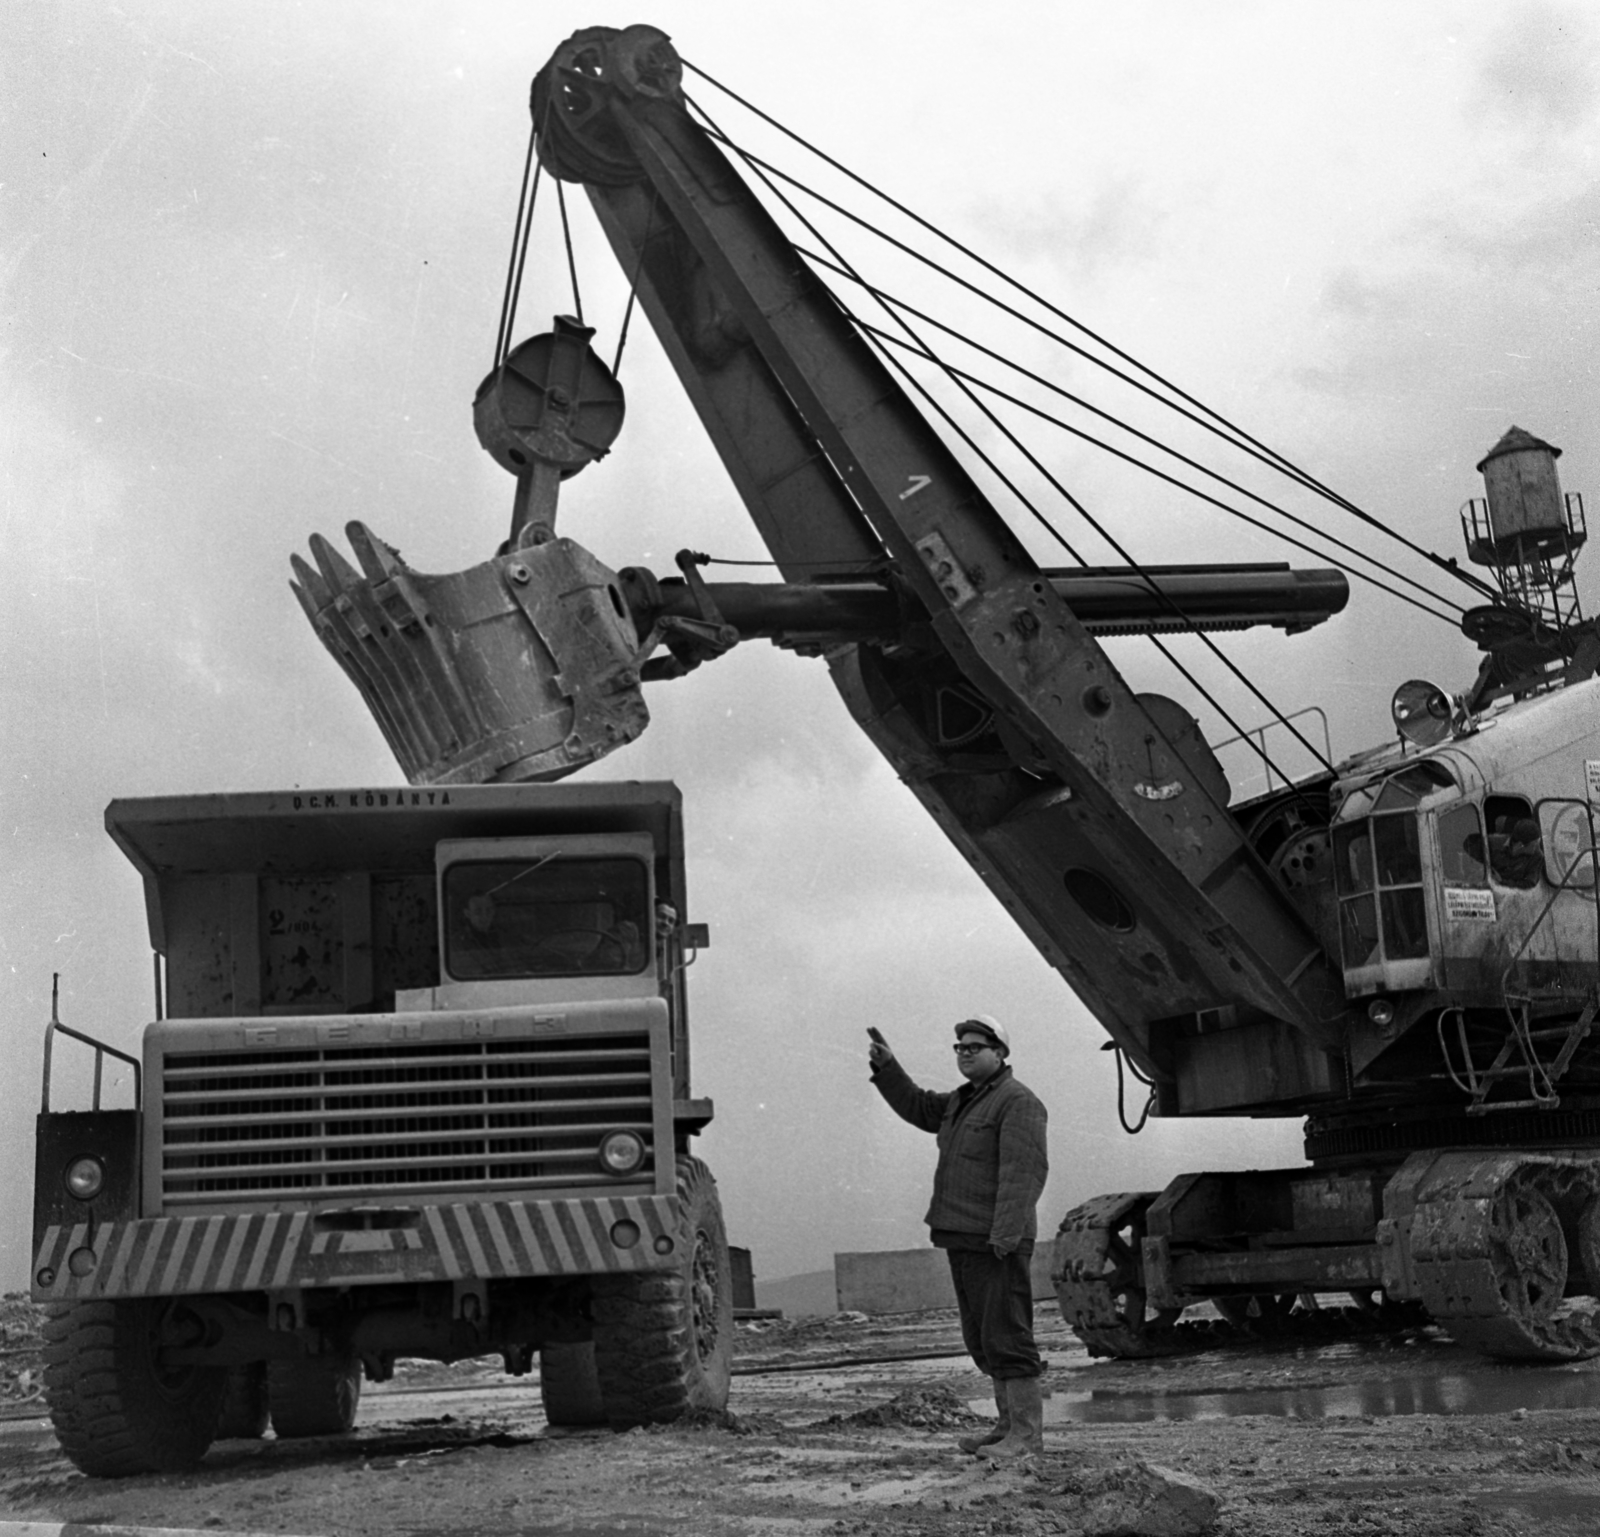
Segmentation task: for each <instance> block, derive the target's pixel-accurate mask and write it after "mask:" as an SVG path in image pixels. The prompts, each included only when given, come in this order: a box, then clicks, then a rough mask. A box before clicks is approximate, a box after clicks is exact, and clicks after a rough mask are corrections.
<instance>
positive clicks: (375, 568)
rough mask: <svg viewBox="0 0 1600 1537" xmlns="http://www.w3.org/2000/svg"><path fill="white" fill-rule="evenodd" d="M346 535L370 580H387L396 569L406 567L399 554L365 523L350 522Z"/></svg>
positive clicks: (347, 525)
mask: <svg viewBox="0 0 1600 1537" xmlns="http://www.w3.org/2000/svg"><path fill="white" fill-rule="evenodd" d="M344 536H345V538H346V539H348V540H349V541H350V548H351V549H352V550H354V551H355V552H356V559H357V560H359V561H360V562H361V569H362V570H363V571H365V572H366V574H367V580H368V581H369V582H384V581H387V580H388V579H389V578H390V577H391V576H393V575H394V573H395V572H396V571H403V570H404V569H405V566H404V564H403V563H402V561H401V559H400V557H399V555H397V554H396V553H395V551H394V550H393V549H391V548H390V547H389V546H388V545H386V544H385V543H384V542H383V540H381V539H380V538H379V537H378V536H377V535H376V534H375V533H373V532H372V530H371V529H369V528H368V527H367V525H366V524H365V523H360V522H350V523H346V524H345V526H344Z"/></svg>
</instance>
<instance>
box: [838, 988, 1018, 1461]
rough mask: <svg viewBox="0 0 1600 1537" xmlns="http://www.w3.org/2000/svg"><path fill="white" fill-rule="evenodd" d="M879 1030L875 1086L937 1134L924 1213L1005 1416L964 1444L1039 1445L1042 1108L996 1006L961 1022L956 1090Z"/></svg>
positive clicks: (1000, 1454)
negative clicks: (1036, 1243) (1011, 1059)
mask: <svg viewBox="0 0 1600 1537" xmlns="http://www.w3.org/2000/svg"><path fill="white" fill-rule="evenodd" d="M872 1035H873V1041H872V1045H871V1046H870V1047H869V1048H868V1052H867V1056H868V1060H869V1061H870V1063H871V1064H872V1082H873V1086H874V1087H875V1088H876V1089H877V1091H878V1092H879V1093H880V1094H881V1095H882V1096H883V1097H884V1099H885V1101H887V1103H888V1105H889V1108H890V1109H891V1110H893V1111H894V1112H895V1114H896V1115H898V1116H899V1117H900V1118H901V1119H902V1120H905V1121H909V1122H910V1123H911V1124H912V1125H913V1126H915V1127H917V1128H918V1129H919V1130H921V1131H931V1132H936V1133H937V1134H938V1138H939V1165H938V1168H937V1169H936V1170H935V1172H934V1176H933V1201H932V1204H931V1205H930V1206H929V1207H928V1215H927V1219H926V1220H927V1223H928V1226H929V1228H930V1229H931V1230H932V1233H931V1236H932V1239H933V1243H934V1246H935V1247H936V1248H940V1249H943V1250H945V1251H946V1252H947V1254H948V1255H949V1258H950V1278H951V1280H952V1281H954V1282H955V1289H956V1305H957V1306H958V1308H959V1309H960V1312H961V1335H962V1339H963V1341H964V1342H965V1344H966V1347H967V1350H968V1352H969V1353H970V1354H971V1356H972V1359H973V1360H974V1361H975V1362H976V1363H977V1365H978V1370H979V1371H981V1372H982V1373H983V1374H984V1375H985V1376H987V1377H989V1378H991V1379H992V1380H993V1383H994V1401H995V1404H996V1406H997V1407H998V1408H999V1411H1000V1419H999V1422H998V1424H997V1425H996V1426H995V1428H994V1430H993V1431H992V1432H991V1433H990V1434H988V1435H986V1436H969V1437H964V1438H963V1439H962V1441H961V1443H960V1445H961V1449H962V1450H963V1451H968V1452H979V1453H980V1454H981V1455H982V1456H985V1457H994V1458H1008V1457H1018V1456H1023V1455H1025V1454H1027V1453H1029V1452H1039V1451H1042V1450H1043V1449H1044V1439H1043V1424H1042V1418H1043V1406H1042V1404H1041V1403H1040V1394H1039V1374H1040V1373H1041V1372H1042V1371H1043V1370H1044V1365H1043V1363H1042V1362H1041V1361H1040V1359H1039V1350H1038V1347H1037V1346H1036V1345H1035V1344H1034V1342H1033V1288H1032V1286H1031V1285H1030V1284H1029V1279H1028V1268H1029V1267H1028V1262H1029V1260H1030V1258H1031V1257H1032V1255H1033V1240H1034V1236H1035V1233H1036V1231H1037V1229H1036V1224H1035V1219H1034V1210H1033V1209H1034V1207H1035V1206H1036V1205H1037V1204H1038V1200H1039V1195H1040V1193H1041V1192H1042V1191H1043V1189H1044V1180H1045V1175H1046V1173H1047V1172H1048V1169H1049V1162H1048V1158H1047V1154H1046V1149H1045V1109H1044V1106H1043V1105H1042V1104H1041V1103H1040V1102H1039V1100H1038V1098H1037V1097H1036V1096H1035V1095H1034V1094H1033V1093H1032V1091H1030V1090H1028V1089H1026V1088H1024V1087H1023V1086H1022V1084H1021V1083H1019V1082H1018V1081H1017V1079H1016V1077H1015V1075H1014V1074H1013V1073H1012V1071H1011V1069H1010V1067H1009V1066H1008V1065H1007V1063H1006V1058H1007V1057H1008V1056H1009V1055H1010V1053H1011V1037H1010V1036H1009V1035H1008V1034H1007V1033H1006V1031H1005V1029H1004V1028H1003V1027H1002V1026H1001V1025H999V1024H998V1023H997V1022H996V1021H995V1020H993V1019H991V1018H990V1017H989V1016H988V1015H987V1014H977V1015H974V1016H973V1017H972V1018H971V1019H965V1020H963V1021H962V1022H961V1023H960V1024H959V1025H957V1026H956V1047H955V1051H956V1066H957V1067H958V1068H959V1069H960V1072H961V1076H962V1077H963V1078H965V1079H966V1080H967V1081H966V1083H965V1084H963V1085H962V1086H961V1087H960V1088H959V1089H956V1090H955V1091H954V1092H953V1093H949V1094H941V1093H940V1092H938V1091H937V1090H935V1089H921V1088H918V1087H917V1085H916V1084H915V1083H913V1082H912V1081H911V1078H910V1077H909V1076H908V1074H907V1073H906V1070H905V1069H904V1068H903V1067H901V1066H900V1064H899V1063H898V1062H897V1061H896V1060H895V1055H894V1053H893V1052H892V1051H891V1050H890V1049H889V1046H888V1043H887V1042H886V1041H884V1040H883V1039H882V1038H881V1037H880V1036H878V1035H877V1033H876V1032H872Z"/></svg>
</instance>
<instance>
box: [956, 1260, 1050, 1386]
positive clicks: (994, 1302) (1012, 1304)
mask: <svg viewBox="0 0 1600 1537" xmlns="http://www.w3.org/2000/svg"><path fill="white" fill-rule="evenodd" d="M945 1252H946V1253H948V1254H949V1256H950V1279H951V1280H952V1281H954V1282H955V1287H956V1306H957V1308H959V1309H960V1312H961V1339H962V1342H963V1343H964V1344H965V1345H966V1347H967V1352H968V1354H969V1355H971V1357H972V1359H973V1360H974V1361H975V1362H976V1363H977V1367H978V1370H979V1371H980V1372H982V1373H983V1374H984V1376H986V1377H1037V1376H1038V1375H1039V1373H1040V1372H1042V1371H1043V1370H1044V1363H1043V1362H1042V1361H1040V1359H1039V1347H1038V1346H1037V1345H1035V1344H1034V1343H1033V1287H1032V1285H1031V1283H1030V1282H1029V1280H1028V1256H1025V1255H1021V1254H1008V1255H1006V1257H1005V1258H1004V1259H996V1258H995V1254H994V1251H993V1250H992V1249H948V1250H946V1251H945Z"/></svg>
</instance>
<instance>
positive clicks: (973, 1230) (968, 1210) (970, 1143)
mask: <svg viewBox="0 0 1600 1537" xmlns="http://www.w3.org/2000/svg"><path fill="white" fill-rule="evenodd" d="M872 1083H873V1087H875V1088H876V1089H877V1091H878V1092H879V1093H880V1094H881V1095H882V1096H883V1097H884V1100H885V1101H886V1102H887V1104H888V1106H889V1108H890V1109H891V1110H893V1111H894V1113H895V1114H896V1115H898V1116H899V1117H900V1118H901V1119H902V1120H904V1121H909V1122H910V1123H911V1124H912V1125H913V1126H915V1127H916V1128H917V1129H918V1130H919V1131H931V1132H937V1133H938V1137H939V1166H938V1168H937V1169H936V1170H935V1171H934V1176H933V1201H932V1203H931V1204H930V1205H929V1207H928V1215H927V1218H926V1221H927V1224H928V1226H929V1227H930V1228H932V1229H933V1230H934V1231H935V1232H937V1233H951V1234H955V1233H960V1234H963V1235H973V1236H976V1237H977V1238H978V1239H979V1241H980V1242H981V1243H983V1244H996V1245H998V1246H999V1247H1000V1248H1002V1249H1004V1250H1006V1251H1008V1252H1009V1251H1011V1250H1013V1249H1015V1250H1019V1251H1021V1252H1024V1253H1026V1252H1028V1251H1029V1250H1031V1249H1032V1247H1033V1240H1034V1237H1035V1236H1036V1233H1037V1222H1036V1220H1035V1217H1034V1207H1035V1206H1036V1205H1037V1204H1038V1202H1039V1196H1040V1194H1041V1193H1042V1192H1043V1190H1044V1181H1045V1175H1046V1174H1048V1173H1049V1170H1050V1161H1049V1156H1048V1153H1047V1151H1046V1147H1045V1121H1046V1115H1045V1108H1044V1106H1043V1104H1041V1103H1040V1101H1039V1098H1038V1096H1037V1095H1035V1094H1034V1093H1033V1091H1032V1090H1031V1089H1027V1088H1024V1087H1023V1086H1022V1084H1021V1083H1019V1082H1018V1081H1017V1079H1016V1077H1015V1075H1013V1073H1012V1071H1011V1069H1010V1068H1009V1067H1002V1068H1001V1069H1000V1071H999V1072H998V1073H996V1074H995V1075H994V1077H992V1078H990V1079H989V1080H988V1081H987V1082H985V1083H982V1084H980V1085H978V1086H977V1087H976V1088H974V1087H973V1086H972V1085H971V1084H963V1085H962V1086H961V1087H960V1088H959V1089H956V1090H954V1091H952V1092H951V1093H948V1094H941V1093H939V1092H938V1091H937V1090H935V1089H919V1088H918V1087H917V1085H916V1084H914V1083H913V1082H912V1081H911V1078H910V1076H909V1074H907V1072H906V1070H905V1069H904V1068H903V1067H901V1066H900V1064H899V1062H897V1061H894V1060H892V1059H891V1060H890V1061H888V1062H885V1063H884V1065H883V1066H882V1067H880V1068H879V1069H878V1070H877V1071H876V1072H874V1073H873V1075H872Z"/></svg>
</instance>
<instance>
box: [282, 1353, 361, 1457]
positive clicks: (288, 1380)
mask: <svg viewBox="0 0 1600 1537" xmlns="http://www.w3.org/2000/svg"><path fill="white" fill-rule="evenodd" d="M267 1402H268V1403H269V1404H270V1405H271V1406H272V1429H273V1431H274V1433H275V1434H276V1435H277V1436H278V1438H279V1439H280V1440H283V1441H298V1440H300V1439H302V1438H303V1437H305V1436H342V1435H343V1434H344V1433H345V1432H346V1431H347V1430H349V1429H350V1427H351V1426H352V1425H354V1424H355V1422H356V1405H357V1404H359V1403H360V1402H361V1362H360V1361H359V1360H357V1359H356V1358H355V1357H354V1356H306V1357H304V1358H303V1359H301V1360H298V1361H269V1362H268V1363H267Z"/></svg>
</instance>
